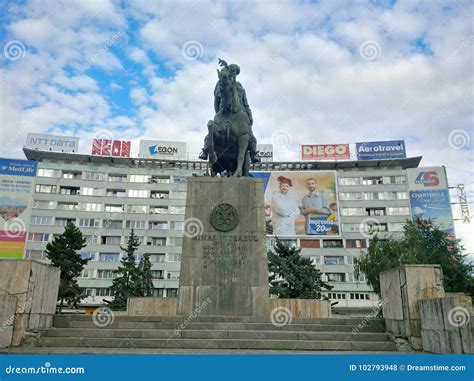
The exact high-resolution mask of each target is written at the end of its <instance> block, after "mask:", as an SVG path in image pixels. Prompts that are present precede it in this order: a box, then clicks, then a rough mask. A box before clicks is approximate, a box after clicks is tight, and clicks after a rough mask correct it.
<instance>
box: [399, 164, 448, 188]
mask: <svg viewBox="0 0 474 381" xmlns="http://www.w3.org/2000/svg"><path fill="white" fill-rule="evenodd" d="M407 176H408V187H409V189H410V190H425V189H447V188H448V180H447V178H446V171H445V168H444V167H420V168H408V169H407Z"/></svg>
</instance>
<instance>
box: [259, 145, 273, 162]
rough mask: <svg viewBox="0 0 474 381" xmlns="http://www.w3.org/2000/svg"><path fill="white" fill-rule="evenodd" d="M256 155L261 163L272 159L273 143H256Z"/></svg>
mask: <svg viewBox="0 0 474 381" xmlns="http://www.w3.org/2000/svg"><path fill="white" fill-rule="evenodd" d="M257 151H258V154H257V157H258V158H259V159H260V161H261V162H262V163H268V162H272V161H273V144H257Z"/></svg>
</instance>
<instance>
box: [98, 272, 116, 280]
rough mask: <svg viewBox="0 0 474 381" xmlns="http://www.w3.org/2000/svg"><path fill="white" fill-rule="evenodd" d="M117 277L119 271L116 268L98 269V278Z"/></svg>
mask: <svg viewBox="0 0 474 381" xmlns="http://www.w3.org/2000/svg"><path fill="white" fill-rule="evenodd" d="M116 277H117V271H115V270H97V278H98V279H115V278H116Z"/></svg>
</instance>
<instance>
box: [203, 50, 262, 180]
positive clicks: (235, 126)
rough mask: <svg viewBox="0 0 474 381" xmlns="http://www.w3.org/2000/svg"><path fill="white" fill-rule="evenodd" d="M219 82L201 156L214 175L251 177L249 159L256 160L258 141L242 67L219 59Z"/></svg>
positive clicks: (250, 160)
mask: <svg viewBox="0 0 474 381" xmlns="http://www.w3.org/2000/svg"><path fill="white" fill-rule="evenodd" d="M219 65H220V66H221V67H222V69H221V70H217V75H218V78H219V81H218V82H217V85H216V87H215V89H214V109H215V112H216V115H215V117H214V120H210V121H209V122H208V123H207V128H208V135H207V136H206V138H205V139H204V148H203V149H202V152H201V154H200V155H199V158H200V159H202V160H207V159H209V165H210V168H211V176H216V175H217V174H222V173H224V174H225V175H227V176H237V177H241V176H249V170H250V162H252V163H257V162H259V161H260V160H259V159H258V157H257V154H258V152H257V140H256V139H255V136H254V135H253V132H252V124H253V118H252V111H251V110H250V107H249V104H248V102H247V95H246V94H245V90H244V88H243V86H242V85H241V84H240V82H237V79H236V78H237V75H239V73H240V67H239V66H238V65H236V64H231V65H228V64H227V62H226V61H224V60H221V59H219Z"/></svg>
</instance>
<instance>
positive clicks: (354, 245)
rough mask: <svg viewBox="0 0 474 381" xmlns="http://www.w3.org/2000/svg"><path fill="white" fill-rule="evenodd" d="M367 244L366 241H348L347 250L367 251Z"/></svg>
mask: <svg viewBox="0 0 474 381" xmlns="http://www.w3.org/2000/svg"><path fill="white" fill-rule="evenodd" d="M366 247H367V242H366V241H365V239H346V248H347V249H365V248H366Z"/></svg>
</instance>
